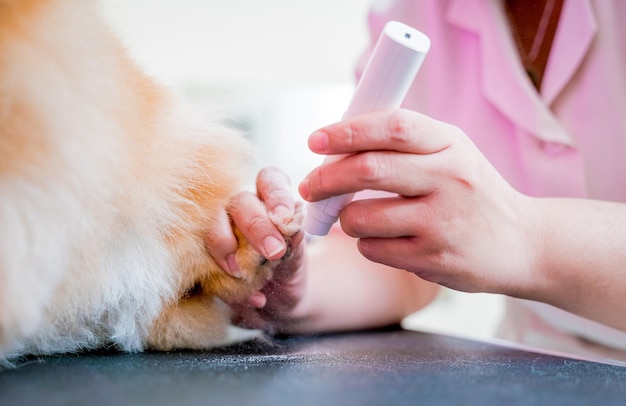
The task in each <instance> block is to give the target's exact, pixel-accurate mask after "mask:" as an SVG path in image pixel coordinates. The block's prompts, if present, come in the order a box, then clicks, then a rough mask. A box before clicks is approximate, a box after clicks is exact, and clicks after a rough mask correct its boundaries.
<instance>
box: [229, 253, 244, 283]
mask: <svg viewBox="0 0 626 406" xmlns="http://www.w3.org/2000/svg"><path fill="white" fill-rule="evenodd" d="M226 262H227V264H228V269H227V271H228V274H229V275H230V276H233V277H235V278H239V279H241V278H242V277H243V273H241V269H239V265H237V259H236V258H235V254H230V255H229V256H228V257H227V258H226Z"/></svg>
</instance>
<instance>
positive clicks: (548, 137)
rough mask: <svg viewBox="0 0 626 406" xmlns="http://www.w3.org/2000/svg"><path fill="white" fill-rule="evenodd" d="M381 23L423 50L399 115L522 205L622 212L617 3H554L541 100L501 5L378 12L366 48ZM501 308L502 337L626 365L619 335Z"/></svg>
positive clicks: (496, 0)
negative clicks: (485, 170)
mask: <svg viewBox="0 0 626 406" xmlns="http://www.w3.org/2000/svg"><path fill="white" fill-rule="evenodd" d="M388 20H397V21H401V22H404V23H406V24H408V25H410V26H413V27H415V28H417V29H419V30H420V31H422V32H424V33H425V34H427V35H428V36H429V37H430V39H431V43H432V46H431V50H430V53H429V55H428V56H427V57H426V60H425V62H424V64H423V65H422V68H421V70H420V72H419V74H418V77H417V79H416V81H415V83H414V85H413V88H412V89H411V92H410V94H409V96H408V97H407V99H406V102H405V105H404V106H405V107H407V108H410V109H413V110H416V111H419V112H422V113H425V114H427V115H430V116H432V117H433V118H436V119H439V120H442V121H446V122H449V123H452V124H455V125H457V126H458V127H460V128H461V129H463V131H465V132H466V133H467V134H468V135H469V136H470V137H471V139H472V140H473V141H474V143H475V144H476V145H477V146H478V147H479V148H480V149H481V151H482V152H483V154H484V155H485V156H486V157H487V158H488V159H489V161H490V162H491V163H492V164H493V165H494V166H495V167H496V168H497V169H498V170H499V171H500V173H501V174H502V175H503V176H504V177H505V178H506V179H507V180H508V182H509V183H510V184H511V185H512V186H513V187H515V188H516V189H517V190H519V191H521V192H523V193H525V194H527V195H531V196H562V197H584V198H593V199H601V200H612V201H620V202H626V1H622V0H595V1H594V0H565V2H564V4H563V8H562V13H561V18H560V20H559V24H558V27H557V31H556V34H555V38H554V42H553V45H552V49H551V54H550V59H549V60H548V64H547V67H546V71H545V75H544V78H543V82H542V87H541V94H539V93H538V92H537V91H536V90H535V88H534V87H533V85H532V83H531V82H530V80H529V79H528V77H527V76H526V72H525V71H524V69H523V66H522V64H521V62H520V58H519V56H518V52H517V48H516V46H515V42H514V40H513V37H512V35H511V33H510V29H509V27H508V25H507V17H506V13H505V10H504V6H503V1H500V0H401V1H393V2H389V1H386V2H385V1H383V2H379V3H377V4H376V5H375V6H374V7H373V9H372V12H371V14H370V17H369V24H370V29H371V34H372V38H373V39H375V38H377V37H378V34H379V33H380V31H381V30H382V27H383V25H384V24H385V22H386V21H388ZM363 60H365V59H363ZM361 68H362V67H361ZM625 249H626V247H625ZM625 270H626V264H625ZM509 304H510V306H509V307H510V310H511V313H514V314H515V316H516V320H513V319H509V320H507V322H505V324H504V325H505V326H508V327H507V328H506V329H504V330H503V331H504V335H505V336H507V337H509V338H514V339H516V340H519V341H522V342H526V343H529V344H537V345H542V346H550V347H553V348H557V349H560V350H569V351H580V352H586V353H587V354H589V353H590V352H595V353H596V355H600V356H609V357H618V358H623V359H626V333H623V332H620V331H617V330H614V329H610V328H608V327H605V326H602V325H600V324H598V323H594V322H591V321H589V320H585V319H582V318H580V317H576V316H573V315H570V314H568V313H565V312H563V311H561V310H559V309H556V308H553V307H550V306H547V305H543V304H537V303H527V302H522V301H513V300H511V303H509ZM563 333H567V334H563ZM577 337H581V338H585V339H589V340H592V341H595V342H597V343H601V344H603V345H604V346H609V347H615V348H619V349H621V350H622V351H617V352H615V351H614V350H611V349H606V350H607V351H604V348H602V346H600V347H598V348H595V347H596V346H595V345H594V344H591V345H587V344H586V340H584V339H580V340H579V339H578V338H577ZM583 346H585V347H587V348H584V349H583V348H582V347H583ZM591 347H594V348H591ZM596 350H598V351H599V352H596Z"/></svg>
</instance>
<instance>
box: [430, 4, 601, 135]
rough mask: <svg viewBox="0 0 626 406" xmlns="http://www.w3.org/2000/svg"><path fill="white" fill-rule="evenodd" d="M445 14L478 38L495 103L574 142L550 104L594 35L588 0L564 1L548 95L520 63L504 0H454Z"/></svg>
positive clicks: (534, 130)
mask: <svg viewBox="0 0 626 406" xmlns="http://www.w3.org/2000/svg"><path fill="white" fill-rule="evenodd" d="M446 20H447V21H448V23H450V24H452V25H455V26H457V27H459V28H461V29H463V30H465V31H468V32H471V33H474V34H475V35H477V37H478V38H479V40H480V53H481V55H480V62H479V63H480V64H481V65H482V68H481V72H482V74H481V88H482V92H483V94H484V96H485V97H486V98H487V99H488V100H489V101H490V102H491V104H493V105H494V106H495V107H496V108H497V109H498V110H499V111H500V112H501V113H502V114H504V115H505V116H506V117H508V118H509V119H510V120H511V121H513V122H514V123H515V124H516V125H517V126H518V127H520V128H523V129H524V130H526V131H527V132H529V133H531V134H533V135H535V136H537V137H538V138H540V139H542V140H544V141H547V142H557V143H562V144H566V145H573V144H574V142H573V140H572V138H571V137H570V136H569V135H568V133H567V131H565V129H564V128H563V127H562V126H561V125H560V123H559V122H558V121H557V120H556V118H555V117H554V115H553V114H552V112H551V111H550V109H549V104H550V103H551V102H553V101H554V100H555V99H556V97H557V96H558V95H559V93H560V92H561V91H562V89H563V88H564V87H565V85H566V84H567V83H568V81H569V80H570V79H571V78H572V76H573V75H574V73H575V72H576V70H577V68H578V66H580V64H581V62H582V61H583V59H584V57H585V55H586V53H587V52H588V49H589V46H590V44H591V42H592V39H593V36H594V35H595V27H596V26H595V19H594V17H593V13H592V10H591V6H590V5H589V1H588V0H575V1H567V0H565V3H564V4H563V11H562V15H561V20H560V21H559V26H558V27H557V32H556V35H555V43H554V44H553V47H552V51H551V52H553V53H552V55H551V57H550V62H549V63H548V66H547V68H546V74H545V76H544V81H543V84H542V86H543V87H542V92H543V96H541V95H539V94H538V93H537V92H536V90H535V89H534V87H533V86H532V84H531V82H530V81H529V80H528V78H527V77H526V73H525V72H524V69H523V68H522V66H521V65H520V62H519V56H518V54H517V50H516V48H515V45H514V43H513V41H512V39H511V36H510V34H509V28H508V26H507V23H506V16H505V11H504V8H503V5H502V1H501V0H452V1H451V2H450V3H449V5H448V9H447V10H446ZM435 46H436V45H435ZM552 61H555V62H552ZM542 97H543V98H544V100H542Z"/></svg>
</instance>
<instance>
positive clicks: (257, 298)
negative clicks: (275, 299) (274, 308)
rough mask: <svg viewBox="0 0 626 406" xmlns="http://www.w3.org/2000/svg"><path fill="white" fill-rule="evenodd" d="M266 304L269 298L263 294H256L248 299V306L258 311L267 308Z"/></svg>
mask: <svg viewBox="0 0 626 406" xmlns="http://www.w3.org/2000/svg"><path fill="white" fill-rule="evenodd" d="M265 303H267V298H266V297H265V295H264V294H263V293H261V292H256V293H255V294H253V295H252V296H250V298H249V299H248V304H249V305H250V306H252V307H254V308H257V309H260V308H262V307H265Z"/></svg>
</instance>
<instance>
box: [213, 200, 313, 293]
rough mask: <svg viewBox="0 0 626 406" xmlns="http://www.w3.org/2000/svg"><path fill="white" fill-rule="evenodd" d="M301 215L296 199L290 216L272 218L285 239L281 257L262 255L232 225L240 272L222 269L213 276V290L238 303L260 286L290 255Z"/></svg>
mask: <svg viewBox="0 0 626 406" xmlns="http://www.w3.org/2000/svg"><path fill="white" fill-rule="evenodd" d="M303 217H304V215H303V210H302V204H301V203H297V204H296V207H295V210H294V214H293V217H291V219H289V220H287V221H284V220H283V221H282V222H278V221H277V222H276V227H277V228H278V229H279V230H280V232H281V234H282V235H283V238H284V239H285V242H286V243H287V251H286V253H285V255H283V257H282V258H280V259H278V260H273V261H270V260H267V259H266V258H264V257H263V256H262V255H261V254H260V253H259V252H258V251H257V250H256V249H255V248H254V247H253V246H252V245H251V244H250V243H249V242H248V241H247V240H246V238H245V237H244V236H243V234H242V233H241V232H240V231H239V230H237V229H236V228H235V230H234V231H235V236H236V237H237V240H238V243H239V248H238V250H237V252H236V254H235V258H236V261H237V264H238V266H239V269H240V271H241V272H240V274H241V276H240V277H239V278H237V277H233V276H231V275H229V274H227V273H226V272H222V273H221V275H220V277H218V278H213V281H212V282H213V284H214V285H215V286H214V287H213V289H212V290H213V292H214V293H215V294H216V295H217V296H218V297H220V298H222V299H223V300H225V301H226V302H228V303H240V302H242V301H243V300H246V299H247V298H248V297H250V295H252V294H253V293H254V292H256V291H257V290H259V289H261V288H262V287H263V285H265V283H266V282H267V281H269V280H270V279H271V278H272V276H273V274H274V270H275V269H276V268H277V267H279V266H280V265H281V264H283V263H285V262H287V261H289V260H290V259H291V256H292V254H293V250H292V248H291V247H292V246H293V244H294V243H296V242H299V239H300V237H301V233H302V222H303Z"/></svg>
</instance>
